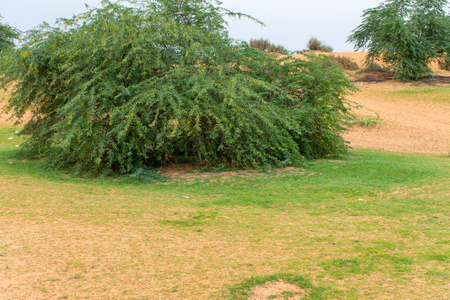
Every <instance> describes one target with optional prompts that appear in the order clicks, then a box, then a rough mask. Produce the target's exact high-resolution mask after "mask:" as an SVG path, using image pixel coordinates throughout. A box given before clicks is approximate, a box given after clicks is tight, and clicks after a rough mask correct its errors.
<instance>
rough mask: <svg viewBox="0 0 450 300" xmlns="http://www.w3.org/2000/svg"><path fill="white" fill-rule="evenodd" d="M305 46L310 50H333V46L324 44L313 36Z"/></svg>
mask: <svg viewBox="0 0 450 300" xmlns="http://www.w3.org/2000/svg"><path fill="white" fill-rule="evenodd" d="M306 47H307V49H308V50H311V51H322V52H333V47H331V46H328V45H325V44H324V43H323V42H322V41H320V40H319V39H317V38H315V37H312V38H310V39H309V41H308V43H307V44H306Z"/></svg>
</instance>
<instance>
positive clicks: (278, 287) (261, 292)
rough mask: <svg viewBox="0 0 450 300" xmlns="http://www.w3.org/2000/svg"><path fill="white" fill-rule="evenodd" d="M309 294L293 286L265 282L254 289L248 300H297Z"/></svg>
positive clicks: (281, 282)
mask: <svg viewBox="0 0 450 300" xmlns="http://www.w3.org/2000/svg"><path fill="white" fill-rule="evenodd" d="M308 294H309V291H308V290H305V289H302V288H301V287H298V286H296V285H295V284H291V283H285V282H283V281H275V282H267V283H265V284H263V285H259V286H256V287H254V288H253V289H252V290H251V292H250V295H251V296H250V298H249V299H250V300H268V299H291V300H299V299H302V298H304V297H305V296H307V295H308Z"/></svg>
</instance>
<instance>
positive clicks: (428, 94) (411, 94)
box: [381, 85, 450, 103]
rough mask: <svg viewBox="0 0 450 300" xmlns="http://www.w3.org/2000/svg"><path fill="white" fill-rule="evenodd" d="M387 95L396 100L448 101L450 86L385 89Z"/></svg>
mask: <svg viewBox="0 0 450 300" xmlns="http://www.w3.org/2000/svg"><path fill="white" fill-rule="evenodd" d="M381 93H384V94H385V95H386V97H390V98H392V99H396V100H402V99H404V100H408V101H416V102H426V103H448V102H449V98H448V95H449V93H450V86H448V85H447V86H433V87H417V86H410V87H405V88H404V89H402V90H398V91H389V92H386V91H383V92H381Z"/></svg>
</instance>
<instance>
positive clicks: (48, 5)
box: [0, 0, 380, 52]
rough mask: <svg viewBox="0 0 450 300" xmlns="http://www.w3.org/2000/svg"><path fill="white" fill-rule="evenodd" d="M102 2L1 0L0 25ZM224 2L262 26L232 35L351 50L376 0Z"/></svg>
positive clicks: (28, 25) (19, 24) (28, 22)
mask: <svg viewBox="0 0 450 300" xmlns="http://www.w3.org/2000/svg"><path fill="white" fill-rule="evenodd" d="M100 2H101V1H100V0H0V15H2V16H3V19H2V20H1V21H0V22H2V23H8V24H9V25H11V26H13V27H15V28H18V29H19V30H21V31H26V30H29V29H32V28H33V27H35V26H37V25H39V24H41V23H42V22H44V21H45V22H47V23H49V24H50V25H54V23H55V20H56V19H57V18H69V17H71V16H72V15H74V14H78V13H81V12H84V11H86V6H85V3H86V4H88V5H91V6H94V7H95V6H99V5H100ZM222 2H223V4H222V6H223V7H225V8H228V9H230V10H232V11H236V12H242V13H246V14H249V15H251V16H252V17H255V18H257V19H259V20H260V21H262V22H264V23H265V25H266V26H265V27H261V26H260V25H258V24H256V23H254V22H251V21H249V20H236V21H235V20H231V19H230V20H229V25H230V26H229V33H230V35H231V36H232V37H233V38H236V39H240V40H244V41H247V42H248V41H250V39H251V38H255V39H259V38H264V39H268V40H270V41H271V42H272V43H273V44H277V45H282V46H284V47H285V48H287V49H288V50H291V51H298V50H303V49H305V48H306V43H307V42H308V40H309V38H311V37H316V38H318V39H319V40H321V41H323V42H324V43H325V44H326V45H330V46H332V47H333V48H334V51H335V52H346V51H353V50H354V49H353V45H351V44H348V43H346V40H347V37H348V36H349V35H350V34H351V32H352V30H353V29H355V28H356V27H357V26H358V25H359V24H360V23H361V20H362V19H361V16H362V14H363V11H364V10H365V9H368V8H371V7H376V6H378V5H379V3H380V1H379V0H222Z"/></svg>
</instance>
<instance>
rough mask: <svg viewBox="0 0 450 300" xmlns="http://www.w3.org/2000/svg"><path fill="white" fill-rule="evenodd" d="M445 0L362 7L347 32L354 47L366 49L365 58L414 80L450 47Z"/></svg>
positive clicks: (392, 1) (426, 73) (426, 72)
mask: <svg viewBox="0 0 450 300" xmlns="http://www.w3.org/2000/svg"><path fill="white" fill-rule="evenodd" d="M447 6H448V1H447V0H388V1H385V2H382V3H381V4H380V5H379V6H378V7H375V8H371V9H368V10H366V11H364V14H363V21H362V23H361V25H359V26H358V27H357V28H356V29H355V30H354V31H353V33H352V35H350V36H349V38H348V41H349V42H351V43H354V45H355V48H356V49H357V50H360V49H367V50H368V51H369V53H368V55H367V58H366V62H367V63H368V64H370V63H372V62H373V61H374V60H381V61H383V62H384V63H386V64H387V65H388V66H390V67H391V68H392V70H393V71H394V74H395V77H396V78H398V79H402V80H411V79H412V80H417V79H419V78H421V77H423V76H429V75H431V74H432V70H431V69H430V67H429V63H430V62H431V61H432V60H435V59H439V58H443V57H445V55H446V54H447V53H449V50H450V17H449V16H448V14H447Z"/></svg>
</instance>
